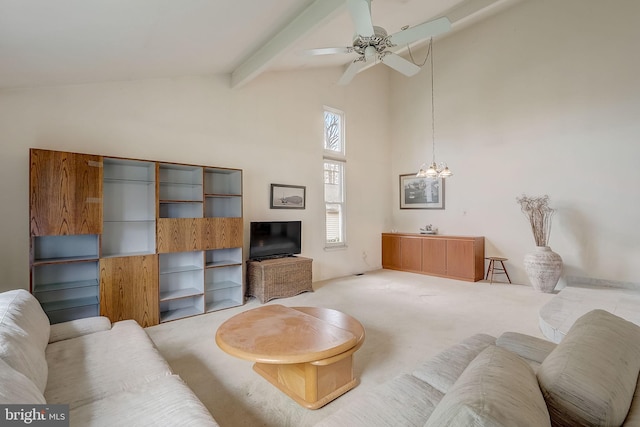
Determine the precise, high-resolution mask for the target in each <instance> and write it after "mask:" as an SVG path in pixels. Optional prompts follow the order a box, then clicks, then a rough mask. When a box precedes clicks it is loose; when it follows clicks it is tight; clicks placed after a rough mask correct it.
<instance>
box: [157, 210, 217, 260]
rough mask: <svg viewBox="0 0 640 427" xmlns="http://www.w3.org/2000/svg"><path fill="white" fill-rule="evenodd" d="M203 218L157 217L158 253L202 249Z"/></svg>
mask: <svg viewBox="0 0 640 427" xmlns="http://www.w3.org/2000/svg"><path fill="white" fill-rule="evenodd" d="M202 221H203V218H159V219H158V227H157V228H158V232H157V236H156V237H157V242H156V247H157V251H158V253H159V254H165V253H170V252H191V251H201V250H203V249H204V246H205V245H204V243H203V240H202Z"/></svg>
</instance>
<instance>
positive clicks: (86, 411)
mask: <svg viewBox="0 0 640 427" xmlns="http://www.w3.org/2000/svg"><path fill="white" fill-rule="evenodd" d="M69 419H70V420H71V425H72V426H82V427H98V426H104V427H112V426H127V427H134V426H140V427H143V426H144V427H151V426H158V427H164V426H181V427H182V426H184V427H213V426H217V425H218V424H217V423H216V422H215V421H214V420H213V418H212V417H211V414H210V413H209V411H207V409H206V408H205V407H204V405H203V404H202V403H201V402H200V401H199V400H198V398H197V397H196V396H195V394H193V392H192V391H191V390H190V389H189V387H187V386H186V385H185V383H184V382H183V381H182V380H181V379H180V377H178V376H176V375H170V376H165V377H159V378H156V379H155V380H153V381H150V382H147V383H142V384H138V385H137V386H136V387H133V388H131V389H127V390H123V391H120V392H117V393H114V394H112V395H110V396H107V397H105V398H103V399H100V400H96V401H94V402H91V403H88V404H86V405H82V406H79V407H77V408H74V409H71V411H70V412H69Z"/></svg>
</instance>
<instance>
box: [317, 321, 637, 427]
mask: <svg viewBox="0 0 640 427" xmlns="http://www.w3.org/2000/svg"><path fill="white" fill-rule="evenodd" d="M639 373H640V327H638V326H637V325H635V324H633V323H631V322H627V321H626V320H623V319H622V318H620V317H617V316H615V315H613V314H611V313H609V312H606V311H603V310H594V311H592V312H589V313H587V314H585V315H584V316H582V317H581V318H580V319H578V320H577V321H576V322H575V324H574V325H573V326H572V328H571V329H570V330H569V332H568V333H567V335H566V337H565V338H564V339H563V340H562V342H560V343H559V344H557V345H556V344H553V343H551V342H548V341H545V340H541V339H539V338H535V337H531V336H527V335H523V334H519V333H513V332H507V333H505V334H503V335H501V336H500V337H499V338H497V339H496V338H494V337H492V336H489V335H483V334H479V335H475V336H472V337H470V338H468V339H466V340H464V341H462V342H460V343H458V344H456V345H454V346H453V347H451V348H449V349H447V350H445V351H443V352H442V353H440V354H438V355H437V356H435V357H434V358H432V359H430V360H427V361H426V362H424V363H423V364H421V365H420V366H418V367H417V368H416V369H415V370H414V371H413V372H412V373H410V374H403V375H400V376H398V377H396V378H394V379H392V380H390V381H388V382H387V383H385V384H382V385H380V386H378V387H376V388H375V389H374V390H372V391H371V392H369V393H368V394H366V395H365V396H363V397H362V398H359V400H357V401H356V402H355V403H353V404H350V405H348V406H347V407H344V408H341V409H340V410H339V411H337V412H336V413H334V414H332V415H331V416H330V417H328V418H326V419H324V420H323V421H322V422H320V423H319V424H318V425H317V426H322V427H329V426H346V425H348V426H350V427H352V426H367V427H374V426H391V425H393V426H425V427H436V426H437V427H440V426H523V427H524V426H527V427H529V426H536V427H541V426H549V425H553V426H567V427H569V426H620V425H623V426H640V384H639V383H638V375H639Z"/></svg>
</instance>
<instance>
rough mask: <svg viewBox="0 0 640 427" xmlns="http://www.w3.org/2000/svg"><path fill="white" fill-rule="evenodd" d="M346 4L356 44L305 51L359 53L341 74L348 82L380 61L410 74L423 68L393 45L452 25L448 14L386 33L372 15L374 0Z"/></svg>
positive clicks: (345, 81) (443, 31)
mask: <svg viewBox="0 0 640 427" xmlns="http://www.w3.org/2000/svg"><path fill="white" fill-rule="evenodd" d="M347 8H348V10H349V14H350V15H351V20H352V21H353V25H354V27H355V36H354V38H353V45H352V46H348V47H328V48H319V49H310V50H307V51H304V52H303V53H304V54H306V55H331V54H351V53H357V54H358V57H357V58H356V59H354V60H353V61H352V62H351V64H350V65H349V66H348V67H347V69H346V71H345V72H344V74H343V75H342V77H340V80H339V81H338V84H340V85H346V84H348V83H349V82H351V80H353V78H354V77H355V75H356V74H357V73H358V71H360V70H361V69H362V68H363V67H364V66H365V65H368V64H371V63H375V62H378V61H379V62H381V63H383V64H385V65H386V66H388V67H390V68H392V69H394V70H396V71H398V72H400V73H402V74H404V75H405V76H408V77H411V76H413V75H415V74H416V73H417V72H418V71H420V67H419V66H418V65H416V64H413V63H412V62H410V61H407V60H406V59H404V58H403V57H401V56H400V55H398V54H396V53H394V52H393V51H392V50H391V49H392V48H394V47H397V46H401V45H408V44H410V43H413V42H415V41H418V40H421V39H427V38H430V37H434V36H437V35H439V34H442V33H445V32H447V31H449V30H450V29H451V22H449V19H447V18H446V17H443V18H438V19H434V20H433V21H428V22H424V23H422V24H419V25H416V26H415V27H410V28H407V29H404V30H401V31H399V32H397V33H394V34H391V35H387V31H386V30H385V29H384V28H382V27H377V26H374V25H373V21H372V19H371V0H347Z"/></svg>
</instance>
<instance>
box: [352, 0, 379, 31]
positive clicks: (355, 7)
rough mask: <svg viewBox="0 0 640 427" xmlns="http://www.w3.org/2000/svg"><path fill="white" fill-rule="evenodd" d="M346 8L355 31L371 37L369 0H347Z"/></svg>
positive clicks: (371, 23) (371, 26)
mask: <svg viewBox="0 0 640 427" xmlns="http://www.w3.org/2000/svg"><path fill="white" fill-rule="evenodd" d="M347 8H348V9H349V14H350V15H351V20H352V21H353V26H354V27H355V28H356V33H358V35H359V36H363V37H373V34H374V33H373V22H372V21H371V0H347Z"/></svg>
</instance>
